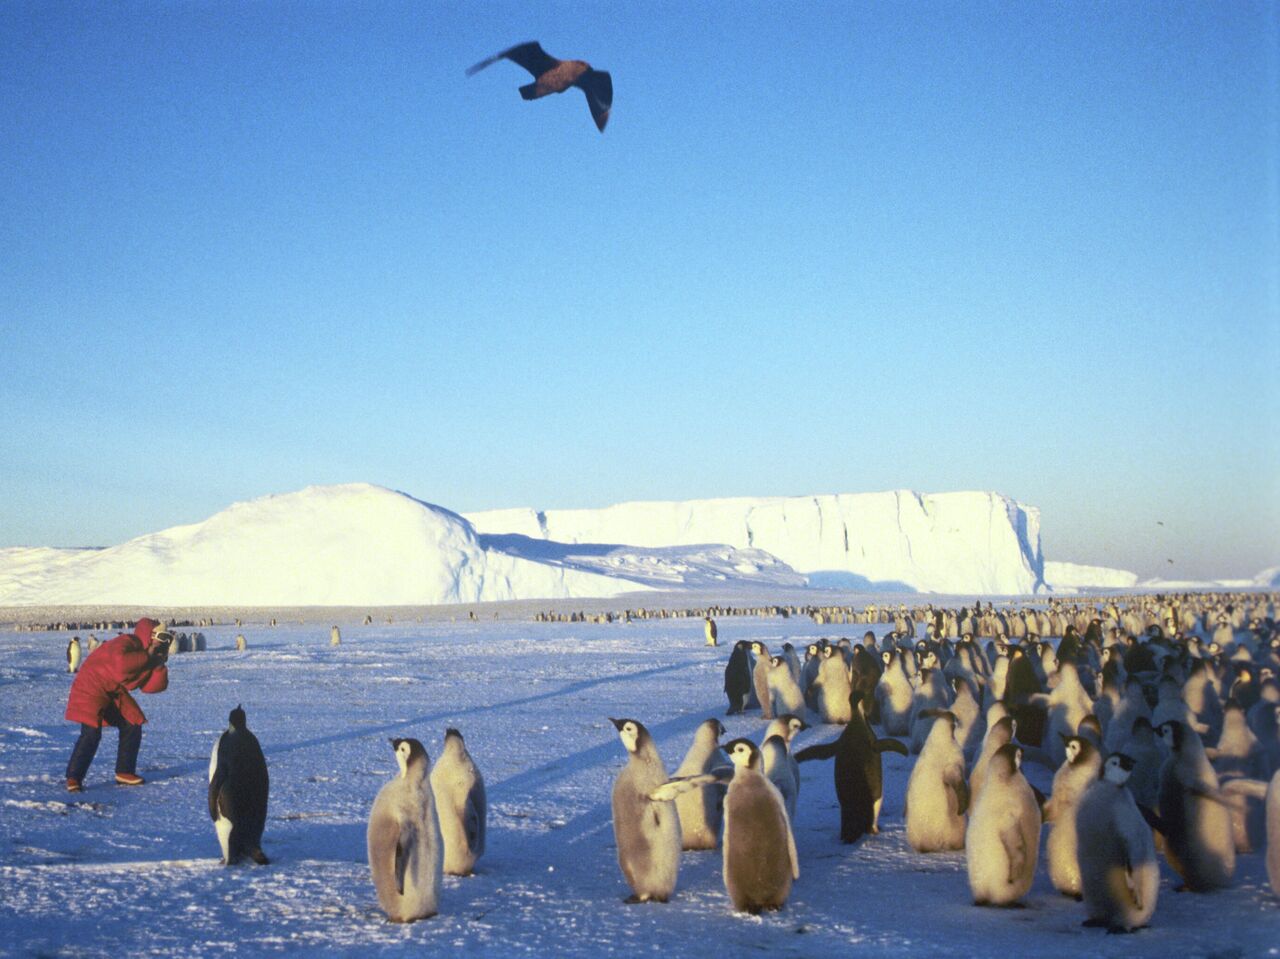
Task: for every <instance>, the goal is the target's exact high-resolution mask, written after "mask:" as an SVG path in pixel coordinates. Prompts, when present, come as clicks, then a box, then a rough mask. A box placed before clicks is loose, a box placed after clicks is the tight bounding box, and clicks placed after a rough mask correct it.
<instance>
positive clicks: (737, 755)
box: [724, 738, 800, 914]
mask: <svg viewBox="0 0 1280 959" xmlns="http://www.w3.org/2000/svg"><path fill="white" fill-rule="evenodd" d="M769 741H770V742H774V741H775V739H773V738H771V739H770V740H769ZM725 752H727V753H728V754H729V758H730V759H731V760H732V761H733V765H734V772H733V779H732V780H731V781H730V783H729V790H728V792H727V793H726V794H725V802H724V887H725V891H726V892H727V893H728V894H729V899H730V901H731V902H732V903H733V908H734V909H736V910H737V911H738V912H749V913H753V914H754V913H759V912H761V911H762V910H775V909H781V908H782V907H783V906H784V905H786V902H787V897H788V896H789V895H790V894H791V882H792V880H793V879H799V878H800V859H799V857H798V856H797V855H796V843H795V838H794V837H793V836H792V834H791V820H790V818H789V817H788V815H787V811H786V807H785V803H784V800H783V797H782V794H781V793H780V792H778V790H777V788H776V787H775V786H774V785H773V783H771V782H770V781H769V780H768V779H767V778H765V775H764V769H763V762H762V760H761V756H760V750H759V749H758V748H757V746H756V744H755V743H753V742H751V740H749V739H735V740H733V741H732V742H730V743H728V744H727V745H726V746H725Z"/></svg>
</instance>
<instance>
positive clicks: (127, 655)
mask: <svg viewBox="0 0 1280 959" xmlns="http://www.w3.org/2000/svg"><path fill="white" fill-rule="evenodd" d="M158 626H159V629H157V627H158ZM172 642H173V635H172V634H171V633H169V632H168V631H166V630H165V629H164V627H163V626H160V624H158V623H157V622H156V621H155V620H153V619H140V620H138V622H137V625H135V626H134V627H133V632H132V633H131V634H130V633H121V634H120V635H119V636H117V637H116V638H115V639H111V640H108V641H107V642H105V643H103V644H102V645H101V646H99V647H98V648H97V649H95V650H94V651H93V652H92V653H90V654H89V656H88V658H87V659H86V660H85V661H84V664H83V665H82V666H81V667H80V671H79V672H78V673H76V678H75V681H74V682H72V684H71V695H70V696H68V697H67V712H66V718H67V719H69V720H71V721H72V722H73V723H79V724H80V738H79V739H78V740H76V745H75V748H74V749H73V750H72V751H71V759H70V761H69V762H68V763H67V791H68V792H73V793H78V792H80V790H81V788H82V787H81V783H82V782H83V781H84V776H85V773H87V772H88V771H89V765H90V763H92V762H93V757H94V755H95V754H96V753H97V752H98V743H99V742H100V741H101V740H102V727H103V726H114V727H116V729H118V730H120V745H119V748H118V750H117V752H116V782H118V783H120V784H121V785H122V786H141V785H142V784H143V782H145V780H144V779H143V778H142V777H141V776H139V775H138V770H137V768H136V767H137V763H138V747H140V746H141V745H142V724H143V723H145V722H146V721H147V717H146V716H144V715H143V714H142V710H141V709H139V708H138V704H137V703H135V702H134V701H133V697H132V696H130V695H129V690H131V689H141V690H142V691H143V692H144V693H162V692H164V691H165V689H166V688H168V686H169V669H168V667H167V666H166V665H165V663H166V661H167V660H168V659H169V645H170V643H172Z"/></svg>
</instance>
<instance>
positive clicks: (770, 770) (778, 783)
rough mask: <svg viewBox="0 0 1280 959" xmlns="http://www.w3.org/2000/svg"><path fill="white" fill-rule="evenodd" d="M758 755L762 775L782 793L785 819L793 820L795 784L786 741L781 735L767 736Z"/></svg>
mask: <svg viewBox="0 0 1280 959" xmlns="http://www.w3.org/2000/svg"><path fill="white" fill-rule="evenodd" d="M760 756H761V759H762V761H763V763H764V775H765V778H766V779H768V780H769V782H771V783H773V785H774V786H775V787H776V788H777V790H778V792H779V793H781V794H782V802H783V805H785V806H786V809H787V821H788V822H793V821H795V816H796V794H797V792H798V787H797V786H796V777H795V774H794V773H793V772H792V771H791V762H790V759H791V757H790V756H789V755H788V754H787V743H786V740H784V739H783V738H782V737H781V736H769V737H767V738H766V739H765V741H764V743H763V745H761V746H760Z"/></svg>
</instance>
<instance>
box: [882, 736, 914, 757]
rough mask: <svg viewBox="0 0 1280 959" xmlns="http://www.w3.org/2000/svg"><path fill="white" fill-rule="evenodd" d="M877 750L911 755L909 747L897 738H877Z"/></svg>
mask: <svg viewBox="0 0 1280 959" xmlns="http://www.w3.org/2000/svg"><path fill="white" fill-rule="evenodd" d="M875 750H876V752H878V753H898V754H899V755H902V756H909V755H911V754H910V753H909V752H908V751H907V747H906V746H904V745H902V743H900V742H898V741H897V740H896V739H877V740H876V745H875Z"/></svg>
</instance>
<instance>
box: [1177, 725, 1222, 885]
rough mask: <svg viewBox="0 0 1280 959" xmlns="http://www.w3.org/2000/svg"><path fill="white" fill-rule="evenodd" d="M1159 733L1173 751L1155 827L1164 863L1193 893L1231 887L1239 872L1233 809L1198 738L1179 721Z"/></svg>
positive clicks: (1192, 730)
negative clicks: (1237, 870) (1232, 817)
mask: <svg viewBox="0 0 1280 959" xmlns="http://www.w3.org/2000/svg"><path fill="white" fill-rule="evenodd" d="M1159 733H1160V738H1161V739H1162V740H1163V741H1164V743H1165V745H1166V746H1167V747H1168V748H1169V751H1170V756H1169V758H1168V759H1167V760H1165V764H1164V767H1163V768H1162V769H1161V771H1160V811H1159V820H1158V823H1157V825H1158V828H1159V829H1160V832H1161V835H1162V836H1163V838H1164V856H1165V859H1166V860H1167V861H1168V863H1169V865H1170V866H1171V867H1172V868H1173V870H1174V871H1175V872H1176V873H1178V875H1179V876H1181V877H1182V881H1183V883H1184V884H1185V885H1186V888H1187V889H1189V890H1191V891H1193V892H1207V891H1209V890H1211V889H1220V888H1222V887H1224V886H1229V885H1231V879H1232V877H1233V876H1234V875H1235V869H1236V850H1235V840H1234V838H1233V836H1232V832H1231V810H1230V807H1229V805H1228V803H1227V800H1226V799H1225V797H1223V795H1222V793H1221V792H1220V790H1219V788H1218V777H1217V775H1216V774H1215V773H1214V771H1213V766H1211V765H1210V764H1209V758H1208V757H1207V756H1206V755H1205V751H1204V745H1203V743H1201V741H1200V736H1199V734H1198V733H1197V732H1196V731H1195V730H1194V729H1192V728H1190V727H1189V726H1187V725H1186V724H1184V723H1181V722H1178V721H1176V720H1170V721H1169V722H1165V723H1162V724H1161V725H1160V728H1159Z"/></svg>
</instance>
